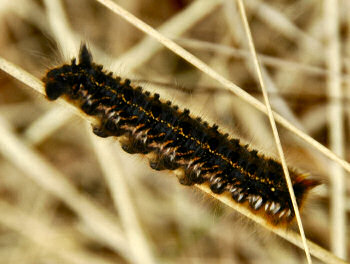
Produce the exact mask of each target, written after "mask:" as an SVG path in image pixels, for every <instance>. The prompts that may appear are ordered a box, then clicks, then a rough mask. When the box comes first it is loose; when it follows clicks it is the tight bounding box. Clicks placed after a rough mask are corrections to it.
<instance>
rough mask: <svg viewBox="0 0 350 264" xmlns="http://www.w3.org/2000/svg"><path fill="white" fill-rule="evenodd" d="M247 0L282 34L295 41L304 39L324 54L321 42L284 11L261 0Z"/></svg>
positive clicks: (264, 19)
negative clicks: (304, 30)
mask: <svg viewBox="0 0 350 264" xmlns="http://www.w3.org/2000/svg"><path fill="white" fill-rule="evenodd" d="M245 2H246V5H247V6H248V7H250V8H253V9H254V8H255V9H256V14H257V16H259V18H260V19H261V20H262V21H264V22H265V23H266V24H268V25H270V26H271V27H273V28H274V29H275V30H277V31H278V32H279V33H280V34H281V35H284V36H285V37H287V38H288V39H291V40H293V41H295V42H300V41H303V42H305V43H307V45H309V46H310V47H311V48H312V49H313V50H315V51H317V52H319V53H320V54H322V52H323V47H322V45H321V44H320V42H318V41H317V40H315V39H314V38H312V37H311V36H309V35H308V34H307V33H305V32H303V31H302V30H301V29H299V28H298V27H297V26H296V25H295V24H294V23H293V22H292V21H290V20H289V18H288V17H286V16H285V15H284V14H283V13H281V12H280V11H278V10H277V9H275V8H273V7H271V6H270V5H269V4H268V3H265V2H264V1H261V0H246V1H245Z"/></svg>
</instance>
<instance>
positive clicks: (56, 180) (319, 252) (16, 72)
mask: <svg viewBox="0 0 350 264" xmlns="http://www.w3.org/2000/svg"><path fill="white" fill-rule="evenodd" d="M12 67H15V66H14V65H13V64H11V63H8V62H7V61H6V60H4V59H1V58H0V68H1V69H3V70H7V72H9V74H11V75H12V76H13V77H15V78H17V79H19V80H20V81H22V82H23V83H25V84H27V85H28V86H29V87H32V86H31V84H32V85H33V86H35V85H36V84H41V82H40V81H39V80H37V79H36V78H35V77H34V76H32V75H30V74H29V73H26V72H25V71H23V70H22V69H20V68H19V67H15V69H12ZM22 72H24V73H25V74H24V73H22ZM22 78H23V79H22ZM32 88H34V87H32ZM34 89H36V90H37V91H38V92H39V93H42V94H43V93H44V91H43V90H44V89H43V85H42V84H41V86H40V87H35V88H34ZM56 101H57V102H58V103H62V104H64V105H65V106H67V107H68V109H69V110H72V111H73V112H74V113H75V114H77V115H79V116H80V117H81V118H83V119H86V120H88V121H89V119H87V118H86V115H83V114H82V113H81V111H78V110H77V109H75V107H73V106H71V105H70V104H68V103H65V101H63V100H62V99H57V100H56ZM0 121H2V119H0ZM91 121H92V120H90V122H91ZM1 133H2V135H5V136H7V137H5V136H3V138H1V137H0V150H1V148H2V147H5V146H7V145H8V142H10V141H12V140H14V143H15V144H16V146H18V148H17V149H18V150H17V151H16V150H15V151H14V153H7V151H8V150H6V151H3V153H4V154H5V155H7V156H9V158H11V160H13V161H15V164H18V166H19V167H20V168H23V170H24V171H26V172H27V173H32V174H31V175H30V176H32V178H34V179H35V181H36V182H38V183H39V184H40V185H41V186H43V187H45V189H47V190H48V191H50V192H51V193H53V194H55V195H56V196H58V197H60V198H61V199H62V200H63V201H67V204H68V203H70V202H72V201H73V200H74V202H76V201H82V200H84V201H86V200H85V199H84V198H83V197H80V198H75V197H76V196H77V194H76V191H75V190H72V187H71V186H70V185H69V184H68V183H67V182H64V181H63V176H61V175H60V174H59V173H58V172H57V171H55V170H54V169H53V168H51V167H47V166H48V165H47V164H46V163H43V164H42V161H41V160H40V161H38V159H39V157H37V156H34V160H32V159H30V160H29V161H28V162H27V164H26V165H27V166H26V167H22V163H21V162H20V159H19V158H20V157H17V154H16V152H18V153H21V154H22V155H24V154H26V156H27V155H29V156H32V155H33V154H34V153H30V150H29V149H28V148H26V147H25V146H24V145H23V144H22V143H21V142H19V141H18V140H17V139H16V138H14V136H13V135H12V133H10V132H9V131H8V129H6V123H5V122H4V121H3V124H1V123H0V134H1ZM7 138H10V141H8V140H7ZM3 139H4V140H3ZM16 146H15V148H16ZM6 148H7V147H6ZM24 152H25V153H24ZM10 154H11V155H10ZM20 156H21V155H20ZM24 160H27V159H26V158H24ZM37 162H39V166H38V168H39V169H40V167H41V169H43V168H44V170H45V172H44V171H42V170H40V171H39V172H37V171H35V170H34V171H33V167H32V165H38V164H36V163H37ZM40 164H42V166H40ZM47 170H49V172H48V173H46V172H47ZM52 171H54V174H59V176H58V175H56V176H58V177H56V176H55V177H53V178H52V177H49V175H51V174H50V173H52ZM41 175H45V177H41ZM61 177H62V178H61ZM44 180H50V181H53V182H52V183H50V182H49V183H46V181H45V182H43V181H44ZM64 186H66V187H64ZM197 187H198V188H200V189H202V190H204V191H205V192H207V193H209V195H211V196H213V197H214V198H216V199H218V200H220V201H221V202H223V203H225V204H227V205H228V206H230V207H231V208H233V209H235V210H237V211H238V212H240V213H242V214H244V215H245V216H247V217H249V218H250V219H252V220H253V221H255V222H257V223H258V224H261V225H262V226H263V227H265V228H267V229H269V230H271V231H273V232H274V233H276V234H277V235H279V236H280V237H282V238H284V239H286V240H288V241H290V242H292V243H293V244H295V245H297V246H299V247H302V242H301V239H300V236H298V235H297V234H295V233H289V232H288V233H286V231H285V230H283V229H277V228H272V227H271V226H270V225H268V224H267V223H266V222H265V221H264V219H262V218H259V217H257V216H255V215H253V214H252V213H250V212H249V211H248V209H242V208H241V207H239V206H238V205H236V204H235V203H234V202H233V201H232V199H230V198H229V197H225V196H223V195H214V194H213V193H212V192H211V191H209V190H210V189H209V187H206V186H202V185H200V186H197ZM57 188H59V189H57ZM64 188H67V190H64ZM67 193H68V194H70V195H69V197H70V196H72V198H73V199H70V198H69V197H68V196H66V195H67ZM81 199H82V200H81ZM83 204H84V206H83V207H82V208H80V205H79V204H78V203H77V204H72V205H70V204H69V205H70V206H71V207H72V208H73V209H76V210H77V211H78V213H82V214H83V213H87V215H86V216H85V218H87V217H88V216H89V215H91V212H89V211H90V209H91V206H92V205H91V204H89V205H87V201H86V202H84V203H83ZM83 218H84V217H83ZM93 218H94V219H89V218H87V220H88V221H92V222H93V223H91V222H90V224H95V226H93V227H95V228H96V229H97V230H95V232H96V233H99V234H100V235H101V236H102V237H103V233H104V232H106V233H107V234H104V235H105V236H106V237H105V239H107V240H108V243H116V245H114V244H112V245H113V248H116V247H117V245H118V246H119V243H118V242H117V241H119V242H120V243H123V245H125V239H124V237H118V238H117V237H115V236H114V237H113V238H112V237H109V236H108V234H110V235H112V232H111V230H114V227H113V228H111V227H110V225H111V222H110V221H107V222H106V220H105V219H103V217H102V215H99V214H97V215H96V214H95V213H94V214H93ZM107 219H110V218H109V216H107ZM98 224H101V228H102V227H107V228H103V229H102V230H100V232H98V230H99V227H100V226H97V225H98ZM93 227H92V228H93ZM104 241H105V240H104ZM113 241H114V242H113ZM108 243H107V244H108ZM308 245H309V246H310V245H311V246H310V248H311V254H312V255H313V256H315V257H317V258H320V259H322V260H324V261H326V262H327V263H346V262H344V261H343V260H341V259H338V258H337V257H336V256H334V255H332V254H331V253H329V252H327V251H326V250H325V249H322V248H321V247H318V246H317V245H314V244H313V243H312V242H310V241H308ZM123 249H124V250H122V251H121V253H124V254H125V255H124V256H129V253H128V252H127V249H126V248H123Z"/></svg>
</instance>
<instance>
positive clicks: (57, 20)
mask: <svg viewBox="0 0 350 264" xmlns="http://www.w3.org/2000/svg"><path fill="white" fill-rule="evenodd" d="M44 3H45V7H46V10H47V11H46V13H47V18H48V20H49V24H50V28H51V32H53V35H54V37H55V39H56V43H59V45H61V47H60V50H61V52H63V55H64V56H65V57H67V58H72V57H73V56H74V55H75V54H77V53H76V51H77V50H76V47H77V46H78V45H77V44H78V41H77V40H76V38H75V37H74V33H73V31H72V30H71V29H70V26H69V23H68V20H67V17H66V15H65V12H64V9H63V6H62V1H60V0H45V1H44Z"/></svg>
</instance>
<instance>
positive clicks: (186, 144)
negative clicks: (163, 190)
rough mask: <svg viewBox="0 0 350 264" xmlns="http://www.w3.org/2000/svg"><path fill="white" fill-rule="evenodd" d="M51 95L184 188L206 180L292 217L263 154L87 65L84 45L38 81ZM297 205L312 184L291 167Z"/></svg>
mask: <svg viewBox="0 0 350 264" xmlns="http://www.w3.org/2000/svg"><path fill="white" fill-rule="evenodd" d="M43 81H44V82H45V89H46V94H47V97H48V99H49V100H55V99H57V98H58V97H60V96H63V97H64V98H65V99H66V100H68V101H70V102H71V103H73V104H75V105H77V106H78V107H79V108H81V109H82V111H84V112H85V113H86V114H87V115H89V116H93V117H95V118H96V120H97V122H98V125H96V126H94V127H93V132H94V133H95V134H96V135H98V136H100V137H108V136H115V137H119V139H120V141H121V144H122V148H123V149H124V150H125V151H126V152H128V153H140V154H147V156H149V157H150V166H151V167H152V168H153V169H156V170H175V169H180V170H181V171H182V172H183V177H182V178H181V179H180V183H181V184H184V185H193V184H203V183H207V184H209V186H210V188H211V190H212V191H213V192H214V193H216V194H220V193H223V192H229V193H230V194H231V196H232V198H233V200H234V201H236V202H237V203H241V204H243V205H248V207H249V208H250V210H251V211H253V212H254V213H258V214H261V215H262V216H263V217H265V218H267V219H268V220H269V221H270V222H271V223H272V224H274V225H279V224H283V223H284V224H287V223H289V222H291V221H292V220H293V218H294V211H293V208H292V202H291V200H290V196H289V192H288V188H287V186H286V183H285V180H284V176H283V171H282V167H281V164H280V163H279V162H277V161H275V160H273V159H270V158H266V157H264V156H263V155H261V154H259V153H258V152H257V151H256V150H250V149H249V148H248V145H242V144H240V142H239V140H238V139H230V138H229V137H228V134H222V133H221V132H220V131H219V130H218V126H217V125H213V126H209V124H208V123H207V122H204V121H202V120H201V119H200V118H193V117H192V116H190V114H189V110H187V109H185V110H184V111H182V110H179V109H178V107H177V106H172V105H171V102H170V101H167V102H165V103H164V102H162V101H161V100H160V99H159V95H158V94H154V95H151V94H150V93H149V92H143V91H142V88H141V87H137V88H135V87H133V86H132V85H131V84H130V81H129V80H128V79H126V80H122V79H121V78H119V77H117V78H114V77H113V74H112V73H106V72H105V71H103V67H102V66H101V65H97V64H95V63H93V62H92V56H91V54H90V52H89V50H88V49H87V47H86V46H85V45H82V47H81V50H80V53H79V62H78V63H77V62H76V59H73V60H72V62H71V64H70V65H68V64H65V65H63V66H61V67H58V68H55V69H52V70H50V71H49V72H48V73H47V75H46V76H45V77H44V78H43ZM289 172H290V175H291V179H292V183H293V189H294V192H295V196H296V199H297V203H298V205H299V206H302V204H303V201H304V199H305V196H306V194H307V192H308V191H309V190H310V189H311V188H313V187H314V186H316V185H318V184H319V182H318V181H317V180H313V179H306V178H305V176H304V175H303V174H300V173H298V172H297V171H295V170H294V169H291V168H289Z"/></svg>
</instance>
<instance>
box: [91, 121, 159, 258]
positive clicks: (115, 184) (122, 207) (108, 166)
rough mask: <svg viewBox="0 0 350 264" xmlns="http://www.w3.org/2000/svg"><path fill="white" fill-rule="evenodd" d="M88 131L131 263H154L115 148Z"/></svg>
mask: <svg viewBox="0 0 350 264" xmlns="http://www.w3.org/2000/svg"><path fill="white" fill-rule="evenodd" d="M88 130H89V131H88V133H89V134H90V139H91V141H92V143H93V147H94V151H95V154H96V156H97V159H98V161H99V163H100V166H101V169H102V171H103V174H104V176H105V178H106V181H107V184H108V186H109V189H110V190H111V193H112V198H113V201H114V205H115V207H116V208H117V210H118V212H119V216H120V218H121V224H122V226H123V227H124V231H125V235H126V238H127V240H128V243H129V248H130V252H131V254H132V256H133V259H134V261H133V262H134V263H140V264H152V263H155V260H154V259H155V258H154V256H153V254H152V251H151V249H150V247H149V243H148V241H147V239H146V238H145V235H144V233H143V231H142V228H141V226H140V223H139V220H138V219H137V216H136V211H135V207H134V205H133V203H132V199H131V197H130V193H129V187H128V186H127V184H126V182H125V180H124V175H126V174H127V173H126V172H124V171H122V168H123V165H122V164H121V162H120V160H119V158H118V156H117V155H116V153H115V152H114V151H113V149H112V147H115V146H114V145H113V144H111V143H110V142H109V141H108V140H106V139H100V138H97V137H96V136H95V135H93V134H92V133H91V132H90V130H91V128H90V126H89V127H88Z"/></svg>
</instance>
